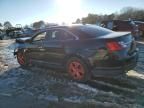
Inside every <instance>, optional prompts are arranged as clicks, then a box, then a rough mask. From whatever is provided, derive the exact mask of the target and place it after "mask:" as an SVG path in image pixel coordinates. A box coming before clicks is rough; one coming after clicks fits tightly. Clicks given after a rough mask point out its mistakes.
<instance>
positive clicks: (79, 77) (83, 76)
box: [66, 57, 91, 82]
mask: <svg viewBox="0 0 144 108" xmlns="http://www.w3.org/2000/svg"><path fill="white" fill-rule="evenodd" d="M66 69H67V72H68V73H69V75H70V77H71V78H72V79H74V80H76V81H82V82H83V81H84V82H85V81H87V80H89V79H90V77H91V73H90V71H89V68H88V66H87V64H86V63H84V61H83V60H81V59H79V58H77V57H72V58H70V59H69V60H68V62H67V65H66Z"/></svg>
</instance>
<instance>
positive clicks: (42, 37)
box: [33, 32, 46, 41]
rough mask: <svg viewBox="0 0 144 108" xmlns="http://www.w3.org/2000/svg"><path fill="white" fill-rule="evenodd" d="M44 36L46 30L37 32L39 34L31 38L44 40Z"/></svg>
mask: <svg viewBox="0 0 144 108" xmlns="http://www.w3.org/2000/svg"><path fill="white" fill-rule="evenodd" d="M45 36H46V32H42V33H39V34H38V35H37V36H36V37H35V38H34V39H33V41H41V40H44V39H45Z"/></svg>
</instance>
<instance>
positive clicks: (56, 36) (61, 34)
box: [46, 30, 75, 40]
mask: <svg viewBox="0 0 144 108" xmlns="http://www.w3.org/2000/svg"><path fill="white" fill-rule="evenodd" d="M74 38H75V37H74V36H72V35H71V34H70V33H68V32H66V31H63V30H52V31H47V36H46V40H72V39H74Z"/></svg>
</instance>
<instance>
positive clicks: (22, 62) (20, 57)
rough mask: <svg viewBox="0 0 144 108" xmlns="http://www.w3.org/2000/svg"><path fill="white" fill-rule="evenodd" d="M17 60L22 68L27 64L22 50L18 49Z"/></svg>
mask: <svg viewBox="0 0 144 108" xmlns="http://www.w3.org/2000/svg"><path fill="white" fill-rule="evenodd" d="M17 61H18V63H19V64H20V65H21V67H23V68H25V67H27V66H28V62H27V59H26V56H25V53H24V51H23V50H18V52H17Z"/></svg>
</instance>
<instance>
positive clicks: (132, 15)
mask: <svg viewBox="0 0 144 108" xmlns="http://www.w3.org/2000/svg"><path fill="white" fill-rule="evenodd" d="M129 19H132V20H140V21H144V9H140V8H134V7H125V8H123V9H121V10H120V12H119V13H118V12H115V13H112V14H104V15H100V14H92V13H89V14H88V16H87V17H83V18H81V19H80V18H78V19H77V20H76V22H75V23H88V24H96V23H98V22H101V21H105V20H129Z"/></svg>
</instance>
